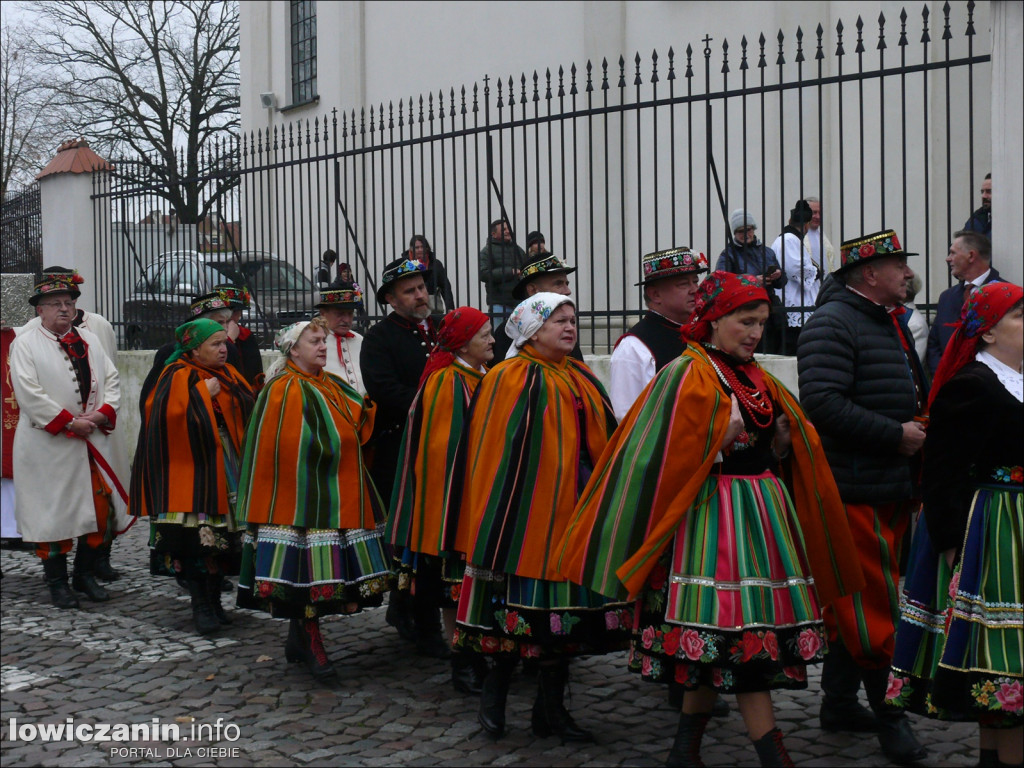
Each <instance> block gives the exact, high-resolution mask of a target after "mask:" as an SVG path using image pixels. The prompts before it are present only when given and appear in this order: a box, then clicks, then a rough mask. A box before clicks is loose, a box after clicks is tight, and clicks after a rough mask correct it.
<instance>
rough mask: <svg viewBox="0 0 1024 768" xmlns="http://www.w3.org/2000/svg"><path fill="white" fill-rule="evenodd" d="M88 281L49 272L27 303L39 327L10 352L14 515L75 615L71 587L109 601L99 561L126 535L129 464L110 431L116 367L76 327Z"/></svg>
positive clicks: (58, 596)
mask: <svg viewBox="0 0 1024 768" xmlns="http://www.w3.org/2000/svg"><path fill="white" fill-rule="evenodd" d="M81 282H82V279H81V278H80V277H78V275H77V274H75V273H73V272H72V273H68V272H63V273H52V272H48V273H46V274H44V278H43V280H42V281H41V282H40V283H38V284H37V285H36V287H35V291H34V293H33V295H32V296H31V297H30V298H29V303H30V304H32V306H34V307H35V309H36V313H37V315H38V316H39V319H40V324H39V326H38V327H34V328H31V329H29V330H26V331H25V332H23V333H22V334H21V335H20V336H18V338H17V339H15V341H14V343H13V344H12V345H11V353H10V364H11V383H12V385H13V387H14V394H15V397H16V398H17V401H18V413H19V416H18V427H17V429H16V431H15V434H14V451H13V453H14V481H15V482H14V490H15V516H16V518H17V521H18V530H19V531H20V533H21V535H22V538H23V539H24V540H25V541H31V542H35V544H36V554H37V555H38V556H39V559H40V560H42V561H43V572H44V574H45V577H46V585H47V587H48V588H49V590H50V598H51V600H52V601H53V604H54V605H55V606H57V607H58V608H78V607H79V603H78V598H77V597H76V596H75V594H74V593H73V592H72V591H71V589H70V588H69V586H68V567H67V557H68V553H70V551H71V549H72V547H73V545H74V539H76V538H77V539H78V547H77V550H76V552H75V560H74V577H73V579H72V580H71V586H72V587H73V588H74V589H75V591H77V592H81V593H84V594H85V596H86V597H87V598H89V599H90V600H92V601H94V602H102V601H105V600H109V599H110V595H109V594H108V593H107V591H106V589H104V588H103V587H102V586H101V585H100V584H99V582H97V581H96V563H97V560H98V559H99V558H100V557H101V556H102V555H103V552H104V550H105V549H106V551H107V552H109V549H108V548H109V545H110V542H111V541H112V540H113V537H114V536H115V535H116V534H117V533H121V532H123V531H125V530H127V528H128V525H129V518H128V516H127V494H126V492H125V488H126V486H127V479H128V465H127V462H126V461H125V458H124V453H123V451H122V450H121V447H120V444H119V441H118V439H117V438H116V437H115V433H114V430H115V428H116V426H117V411H118V406H119V404H120V398H121V393H120V384H119V381H118V375H117V368H116V367H115V366H114V363H113V361H112V360H111V359H110V358H109V357H108V356H107V354H106V353H105V352H104V351H103V349H102V345H101V342H100V340H99V338H98V337H97V336H96V335H95V334H93V333H92V332H90V331H88V330H86V329H84V328H75V327H74V324H73V323H74V320H75V318H76V315H77V308H76V306H75V301H76V300H77V299H78V297H79V296H80V295H81V292H80V291H79V289H78V285H79V284H81Z"/></svg>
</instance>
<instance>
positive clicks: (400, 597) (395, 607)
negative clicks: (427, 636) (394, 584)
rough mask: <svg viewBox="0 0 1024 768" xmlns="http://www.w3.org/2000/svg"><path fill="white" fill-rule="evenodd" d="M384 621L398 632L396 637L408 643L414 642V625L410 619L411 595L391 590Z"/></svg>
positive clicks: (398, 590) (399, 590)
mask: <svg viewBox="0 0 1024 768" xmlns="http://www.w3.org/2000/svg"><path fill="white" fill-rule="evenodd" d="M384 620H385V621H386V622H387V623H388V624H390V625H391V626H392V627H394V628H395V629H397V630H398V636H399V637H400V638H402V639H403V640H408V641H409V642H410V643H415V642H416V625H415V624H414V623H413V619H412V595H410V594H409V593H408V592H406V591H404V590H401V589H392V590H391V595H390V597H388V610H387V613H385V614H384Z"/></svg>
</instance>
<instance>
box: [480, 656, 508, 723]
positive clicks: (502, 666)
mask: <svg viewBox="0 0 1024 768" xmlns="http://www.w3.org/2000/svg"><path fill="white" fill-rule="evenodd" d="M515 666H516V660H515V659H514V658H505V657H502V656H499V657H497V658H496V659H495V660H494V666H492V667H491V670H490V672H488V673H487V677H485V678H484V684H483V689H482V690H481V691H480V713H479V714H478V715H477V720H479V721H480V725H481V726H482V727H483V729H484V730H485V731H486V732H487V733H488V734H489V735H490V736H491V737H492V738H495V739H499V738H501V737H502V735H503V734H504V733H505V702H506V701H507V699H508V687H509V684H510V683H511V681H512V670H513V669H515Z"/></svg>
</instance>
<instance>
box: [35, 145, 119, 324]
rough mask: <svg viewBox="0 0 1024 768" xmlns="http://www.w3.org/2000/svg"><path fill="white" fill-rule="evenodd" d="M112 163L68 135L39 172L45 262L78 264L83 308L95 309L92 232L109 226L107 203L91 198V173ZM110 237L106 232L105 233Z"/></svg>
mask: <svg viewBox="0 0 1024 768" xmlns="http://www.w3.org/2000/svg"><path fill="white" fill-rule="evenodd" d="M110 170H111V165H110V164H109V163H108V162H107V161H106V160H104V159H103V158H102V157H100V156H99V155H97V154H96V153H95V152H93V151H92V150H91V149H89V145H88V143H86V142H85V141H84V140H80V139H79V140H72V141H66V142H64V143H63V144H61V145H60V147H59V148H58V149H57V154H56V155H55V156H54V158H53V159H52V160H51V161H50V162H49V163H48V164H47V165H46V167H45V168H43V170H42V171H40V172H39V175H38V176H36V179H38V180H39V196H40V209H41V218H42V231H43V253H44V254H45V259H46V263H45V264H44V265H43V266H44V267H48V266H53V265H60V266H62V267H68V268H69V269H77V270H78V273H79V274H80V275H81V276H82V277H83V278H84V279H85V283H84V284H83V285H82V286H81V291H82V298H81V299H80V302H81V306H82V308H83V309H90V310H94V311H95V310H97V309H98V301H97V299H98V289H99V285H98V284H97V278H96V275H97V269H96V259H95V256H96V248H95V244H96V238H97V236H99V235H100V233H102V232H107V233H109V232H110V209H109V206H99V207H98V208H97V211H96V213H95V215H94V212H93V204H92V191H93V173H94V172H96V173H102V174H106V173H108V172H109V171H110ZM107 236H108V237H109V234H108V235H107Z"/></svg>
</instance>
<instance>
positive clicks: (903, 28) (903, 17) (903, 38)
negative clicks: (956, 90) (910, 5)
mask: <svg viewBox="0 0 1024 768" xmlns="http://www.w3.org/2000/svg"><path fill="white" fill-rule="evenodd" d="M897 45H899V47H900V48H905V47H906V46H907V9H906V8H904V9H902V10H901V11H900V39H899V42H898V43H897Z"/></svg>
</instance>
